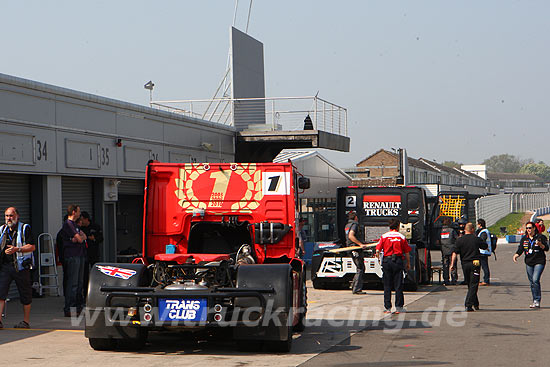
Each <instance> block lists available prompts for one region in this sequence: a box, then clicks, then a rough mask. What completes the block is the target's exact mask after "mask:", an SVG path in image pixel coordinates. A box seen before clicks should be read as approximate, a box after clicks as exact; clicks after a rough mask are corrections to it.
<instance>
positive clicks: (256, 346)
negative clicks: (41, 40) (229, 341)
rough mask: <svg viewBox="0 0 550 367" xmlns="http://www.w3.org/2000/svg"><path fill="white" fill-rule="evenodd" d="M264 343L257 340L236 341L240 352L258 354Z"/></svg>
mask: <svg viewBox="0 0 550 367" xmlns="http://www.w3.org/2000/svg"><path fill="white" fill-rule="evenodd" d="M263 346H264V343H263V342H262V341H258V340H237V349H238V350H240V351H241V352H259V351H261V350H262V347H263Z"/></svg>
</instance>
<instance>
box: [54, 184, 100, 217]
mask: <svg viewBox="0 0 550 367" xmlns="http://www.w3.org/2000/svg"><path fill="white" fill-rule="evenodd" d="M93 191H94V190H93V180H92V179H91V178H87V177H63V178H62V179H61V202H62V215H63V216H64V215H65V214H66V213H67V207H68V206H69V205H70V204H76V205H78V206H80V210H81V211H86V212H88V213H90V215H91V216H92V217H93V215H94V211H93V209H94V195H93Z"/></svg>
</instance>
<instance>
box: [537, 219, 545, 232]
mask: <svg viewBox="0 0 550 367" xmlns="http://www.w3.org/2000/svg"><path fill="white" fill-rule="evenodd" d="M535 226H536V227H537V229H538V230H539V233H544V230H545V229H546V227H545V226H544V221H543V220H542V219H540V218H537V221H536V223H535Z"/></svg>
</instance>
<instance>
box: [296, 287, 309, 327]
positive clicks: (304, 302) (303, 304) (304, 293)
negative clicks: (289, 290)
mask: <svg viewBox="0 0 550 367" xmlns="http://www.w3.org/2000/svg"><path fill="white" fill-rule="evenodd" d="M300 303H301V304H300V308H301V309H302V310H300V317H299V318H298V323H297V324H296V325H295V326H294V331H297V332H300V333H301V332H302V331H304V330H305V328H306V325H305V323H304V322H305V319H306V313H307V287H306V282H305V280H304V281H303V282H302V302H300Z"/></svg>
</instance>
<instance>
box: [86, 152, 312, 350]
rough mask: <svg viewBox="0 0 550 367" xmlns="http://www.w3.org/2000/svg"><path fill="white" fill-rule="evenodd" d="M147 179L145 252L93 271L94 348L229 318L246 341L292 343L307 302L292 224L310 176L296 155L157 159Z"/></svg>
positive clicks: (248, 345)
mask: <svg viewBox="0 0 550 367" xmlns="http://www.w3.org/2000/svg"><path fill="white" fill-rule="evenodd" d="M145 186H146V188H145V204H144V214H145V215H144V226H143V238H144V241H143V252H142V256H141V257H139V258H136V259H135V260H134V261H133V263H132V264H116V263H99V264H95V265H94V266H93V269H92V270H91V272H90V280H89V287H88V296H87V307H86V312H87V315H86V328H85V335H86V337H87V338H88V339H89V342H90V345H91V347H92V348H94V349H96V350H109V349H115V348H117V347H122V348H128V347H129V348H133V349H140V348H142V347H143V346H144V345H145V343H146V340H147V335H148V332H149V331H163V330H180V331H181V330H191V331H195V330H205V329H207V328H221V327H230V328H232V335H233V339H234V340H235V341H236V342H237V344H238V345H239V346H240V347H242V348H243V349H258V348H262V346H263V345H264V344H265V346H266V347H267V348H268V350H271V351H283V352H287V351H289V350H290V348H291V343H292V333H293V331H295V330H298V331H301V330H303V328H304V319H305V316H306V311H307V295H306V285H305V280H306V279H305V278H306V274H305V264H304V262H303V261H302V260H300V259H299V258H297V256H296V232H295V231H296V225H297V213H298V208H297V203H298V200H297V198H298V192H299V190H303V189H306V188H309V180H308V179H307V178H305V177H302V176H301V175H300V174H299V173H298V172H297V171H296V170H295V169H294V167H293V166H292V165H291V164H290V163H277V164H275V163H249V164H248V163H200V164H199V163H188V164H174V163H159V162H150V163H149V164H148V166H147V170H146V182H145ZM211 330H212V329H211Z"/></svg>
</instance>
